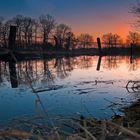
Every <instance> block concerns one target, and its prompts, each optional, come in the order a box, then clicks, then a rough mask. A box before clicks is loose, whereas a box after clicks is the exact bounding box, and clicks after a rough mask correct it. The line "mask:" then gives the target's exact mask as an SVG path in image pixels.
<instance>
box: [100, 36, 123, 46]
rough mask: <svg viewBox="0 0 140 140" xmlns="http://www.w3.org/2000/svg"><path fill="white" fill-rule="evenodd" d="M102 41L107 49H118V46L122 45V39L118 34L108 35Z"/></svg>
mask: <svg viewBox="0 0 140 140" xmlns="http://www.w3.org/2000/svg"><path fill="white" fill-rule="evenodd" d="M102 41H103V43H104V44H105V45H106V47H109V48H110V47H117V45H118V44H119V45H120V44H121V43H122V39H121V37H120V36H119V35H117V34H112V33H107V34H104V35H103V36H102Z"/></svg>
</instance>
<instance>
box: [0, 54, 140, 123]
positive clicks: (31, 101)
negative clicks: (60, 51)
mask: <svg viewBox="0 0 140 140" xmlns="http://www.w3.org/2000/svg"><path fill="white" fill-rule="evenodd" d="M139 75H140V58H138V57H136V58H132V59H131V58H130V57H126V56H106V57H98V56H80V57H67V58H54V59H46V60H30V61H22V62H18V63H16V64H15V63H13V62H3V61H0V125H6V124H8V123H9V122H10V121H12V120H13V119H21V118H24V117H33V116H39V115H42V114H44V112H47V113H48V114H49V115H50V116H51V117H52V118H53V117H54V118H55V116H63V117H66V118H67V117H79V115H80V114H82V115H84V116H94V117H96V118H100V119H104V118H110V117H112V116H113V115H114V114H121V112H120V111H119V109H120V107H122V106H125V105H127V104H129V103H130V102H131V101H134V100H137V99H138V98H139V88H135V87H133V88H131V87H132V85H133V82H132V83H130V84H129V85H128V88H126V85H127V83H128V81H130V80H132V81H139V80H140V77H139ZM137 85H139V82H137Z"/></svg>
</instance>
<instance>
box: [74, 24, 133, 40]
mask: <svg viewBox="0 0 140 140" xmlns="http://www.w3.org/2000/svg"><path fill="white" fill-rule="evenodd" d="M104 28H105V29H103V30H102V29H101V28H99V27H98V25H97V28H95V29H94V28H92V27H90V26H89V27H84V28H83V27H82V26H79V27H78V28H75V29H73V32H74V33H75V34H76V35H79V34H81V33H88V34H91V35H92V36H93V38H94V40H95V39H96V38H97V37H102V35H103V34H106V33H113V34H118V35H120V36H121V38H122V39H123V41H124V42H125V41H126V38H127V35H128V33H129V31H131V25H129V24H122V25H116V26H115V25H113V26H112V25H110V26H109V25H108V26H104ZM98 29H99V30H98ZM106 30H107V31H106Z"/></svg>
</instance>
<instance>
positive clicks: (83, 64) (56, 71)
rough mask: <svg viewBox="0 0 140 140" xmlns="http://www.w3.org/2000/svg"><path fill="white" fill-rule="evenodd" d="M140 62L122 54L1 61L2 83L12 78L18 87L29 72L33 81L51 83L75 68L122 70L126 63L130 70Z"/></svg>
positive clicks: (135, 67)
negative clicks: (94, 67) (16, 61)
mask: <svg viewBox="0 0 140 140" xmlns="http://www.w3.org/2000/svg"><path fill="white" fill-rule="evenodd" d="M139 63H140V58H138V57H130V58H129V57H125V56H124V57H122V56H119V57H118V56H117V57H116V56H106V57H102V56H99V57H96V56H95V57H91V56H81V57H65V58H54V59H51V60H49V59H44V60H28V61H27V60H26V61H22V62H18V63H17V64H16V63H15V62H14V61H9V62H8V63H7V62H2V61H1V62H0V83H3V82H4V79H7V81H9V80H10V82H11V87H12V88H16V87H18V84H23V83H24V84H25V85H26V84H27V74H28V76H29V77H30V79H31V81H32V83H34V84H35V83H38V82H40V83H42V84H46V85H51V84H53V83H54V82H55V80H56V79H57V78H60V79H65V78H66V77H69V76H70V75H71V72H72V71H74V70H75V69H88V68H90V67H93V66H94V65H96V69H95V70H97V71H100V69H101V67H102V69H104V70H106V71H107V70H116V69H119V67H121V68H120V69H121V71H123V68H124V66H125V65H127V66H128V71H137V70H138V68H139V67H138V66H139Z"/></svg>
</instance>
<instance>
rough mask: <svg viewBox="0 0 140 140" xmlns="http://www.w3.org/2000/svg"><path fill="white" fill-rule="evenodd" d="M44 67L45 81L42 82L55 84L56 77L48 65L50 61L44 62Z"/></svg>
mask: <svg viewBox="0 0 140 140" xmlns="http://www.w3.org/2000/svg"><path fill="white" fill-rule="evenodd" d="M43 65H44V75H43V77H44V79H43V80H42V82H43V83H44V82H45V83H52V82H54V75H53V74H52V72H51V71H50V69H49V64H48V60H43Z"/></svg>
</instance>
